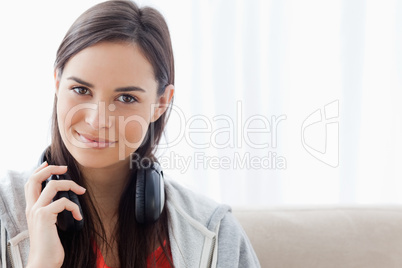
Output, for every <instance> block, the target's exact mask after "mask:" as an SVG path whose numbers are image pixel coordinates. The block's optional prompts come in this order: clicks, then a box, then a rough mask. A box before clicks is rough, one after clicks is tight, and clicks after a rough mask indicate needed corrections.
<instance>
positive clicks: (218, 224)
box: [0, 169, 260, 268]
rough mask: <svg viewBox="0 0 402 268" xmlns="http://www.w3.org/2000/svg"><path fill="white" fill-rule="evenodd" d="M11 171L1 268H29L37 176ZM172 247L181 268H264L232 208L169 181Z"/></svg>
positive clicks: (1, 218)
mask: <svg viewBox="0 0 402 268" xmlns="http://www.w3.org/2000/svg"><path fill="white" fill-rule="evenodd" d="M33 170H34V169H32V170H29V171H26V172H14V171H9V172H8V173H7V174H6V175H5V177H4V178H0V231H1V232H0V253H1V255H0V268H5V267H8V268H11V267H15V268H20V267H25V266H26V264H27V261H28V253H29V233H28V227H27V221H26V217H25V194H24V185H25V182H26V181H27V180H28V178H29V177H30V176H31V174H32V173H33ZM165 188H166V193H167V195H168V198H167V202H166V206H167V208H168V210H169V213H170V226H171V229H170V232H169V239H170V247H171V252H172V257H173V263H174V265H175V267H177V268H181V267H184V268H192V267H202V268H204V267H228V268H234V267H247V268H253V267H260V264H259V262H258V259H257V257H256V254H255V252H254V250H253V248H252V246H251V244H250V241H249V240H248V238H247V236H246V234H245V232H244V231H243V229H242V227H241V226H240V224H239V223H238V221H237V220H236V219H235V218H234V217H233V215H232V213H231V209H230V207H229V206H227V205H219V204H217V203H216V202H214V201H213V200H210V199H208V198H206V197H203V196H201V195H198V194H196V193H194V192H192V191H190V190H189V189H187V188H185V187H183V186H181V185H179V184H178V183H177V182H175V181H173V180H171V179H166V178H165Z"/></svg>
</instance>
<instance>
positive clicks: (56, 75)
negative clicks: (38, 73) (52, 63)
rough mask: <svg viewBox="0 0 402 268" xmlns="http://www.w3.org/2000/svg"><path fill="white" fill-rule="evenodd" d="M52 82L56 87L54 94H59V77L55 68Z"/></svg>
mask: <svg viewBox="0 0 402 268" xmlns="http://www.w3.org/2000/svg"><path fill="white" fill-rule="evenodd" d="M54 83H55V87H56V95H58V94H59V85H60V78H59V72H58V71H57V70H54Z"/></svg>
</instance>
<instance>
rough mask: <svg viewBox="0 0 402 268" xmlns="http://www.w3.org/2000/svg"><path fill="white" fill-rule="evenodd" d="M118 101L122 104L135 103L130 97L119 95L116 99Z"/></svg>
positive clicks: (134, 99) (135, 100) (133, 98)
mask: <svg viewBox="0 0 402 268" xmlns="http://www.w3.org/2000/svg"><path fill="white" fill-rule="evenodd" d="M117 100H118V101H121V102H123V103H133V102H137V99H136V98H135V97H133V96H131V95H127V94H125V95H121V96H119V97H118V98H117Z"/></svg>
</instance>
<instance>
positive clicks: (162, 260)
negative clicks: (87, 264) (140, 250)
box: [94, 240, 172, 268]
mask: <svg viewBox="0 0 402 268" xmlns="http://www.w3.org/2000/svg"><path fill="white" fill-rule="evenodd" d="M165 244H166V240H165V242H164V243H163V245H165ZM94 248H96V251H97V254H98V256H99V257H98V259H97V260H96V268H110V267H109V266H107V265H106V263H105V260H104V259H103V256H102V253H101V251H100V249H99V247H98V246H97V245H96V243H95V242H94ZM168 250H169V251H168V253H169V256H170V259H172V253H171V251H170V248H168ZM155 260H156V263H155V266H154V265H153V264H154V261H155ZM147 267H156V268H170V265H169V261H168V260H167V258H166V256H165V254H163V249H162V247H161V246H160V247H158V248H157V249H156V250H155V251H154V252H152V254H151V255H149V256H148V258H147Z"/></svg>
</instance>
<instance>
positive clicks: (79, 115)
mask: <svg viewBox="0 0 402 268" xmlns="http://www.w3.org/2000/svg"><path fill="white" fill-rule="evenodd" d="M81 106H82V105H81ZM81 106H80V104H79V103H76V102H74V101H73V99H71V98H68V96H66V95H60V98H59V99H58V101H57V121H58V125H59V129H60V131H61V135H62V137H65V134H66V133H67V132H68V130H69V129H70V127H71V126H72V125H74V124H76V123H77V122H79V121H81V120H83V118H84V111H85V109H83V108H84V107H81Z"/></svg>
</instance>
